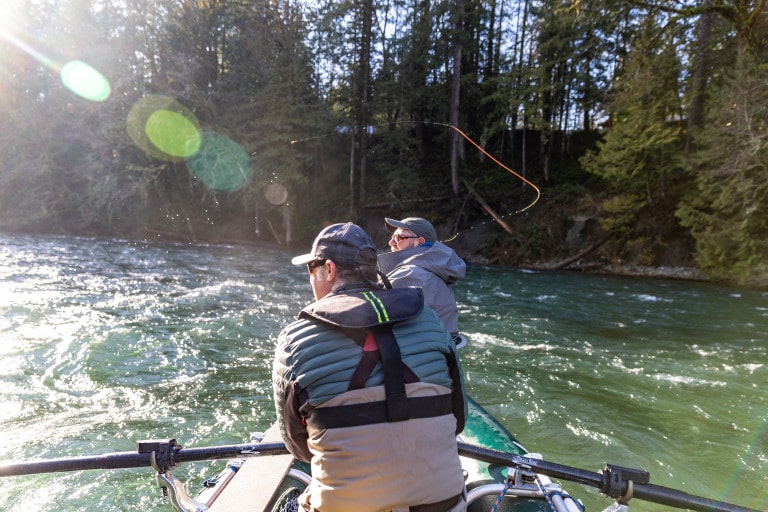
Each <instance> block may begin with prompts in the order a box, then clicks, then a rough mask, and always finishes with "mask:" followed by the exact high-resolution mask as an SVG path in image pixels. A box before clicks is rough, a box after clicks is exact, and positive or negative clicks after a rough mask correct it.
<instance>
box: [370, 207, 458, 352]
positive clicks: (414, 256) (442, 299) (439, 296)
mask: <svg viewBox="0 0 768 512" xmlns="http://www.w3.org/2000/svg"><path fill="white" fill-rule="evenodd" d="M384 225H385V226H386V228H387V230H388V231H389V232H390V233H392V236H391V238H390V240H389V246H390V247H391V248H392V252H386V253H382V254H380V255H379V258H378V260H379V269H380V270H381V271H382V272H384V273H385V274H386V275H387V278H388V279H389V281H390V282H391V283H392V286H393V287H394V288H405V287H416V288H421V289H422V290H423V292H424V302H425V303H426V304H427V305H428V306H429V307H431V308H432V309H434V310H435V311H436V312H437V314H438V316H439V317H440V320H442V322H443V324H445V327H446V329H447V330H448V332H449V333H450V334H451V337H452V338H453V339H454V341H455V342H456V343H457V346H459V347H461V346H463V344H465V343H466V341H465V340H464V338H463V337H461V336H459V312H458V309H457V307H456V297H455V296H454V294H453V289H452V288H451V285H452V284H453V283H455V282H456V281H457V280H459V279H461V278H462V277H464V274H465V273H466V269H467V265H466V264H465V263H464V260H462V259H461V258H460V257H459V255H458V254H456V252H455V251H454V250H453V249H451V248H450V247H448V246H447V245H445V244H443V243H441V242H438V241H437V233H436V232H435V228H434V226H432V223H431V222H429V221H428V220H426V219H422V218H421V217H407V218H405V219H403V220H395V219H390V218H385V219H384Z"/></svg>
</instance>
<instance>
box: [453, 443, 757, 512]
mask: <svg viewBox="0 0 768 512" xmlns="http://www.w3.org/2000/svg"><path fill="white" fill-rule="evenodd" d="M459 454H460V455H465V456H469V457H473V458H476V459H478V460H481V461H483V462H489V463H492V464H502V465H506V466H510V467H514V468H517V467H526V468H530V469H531V470H532V471H534V472H536V473H540V474H542V475H547V476H550V477H553V478H556V479H559V480H567V481H569V482H577V483H581V484H585V485H590V486H592V487H595V488H596V489H598V490H600V491H601V492H603V493H604V494H606V493H607V492H606V490H605V486H606V482H605V479H604V475H602V474H601V473H595V472H592V471H585V470H583V469H577V468H572V467H569V466H563V465H561V464H553V463H551V462H546V461H543V460H538V459H531V458H528V457H522V456H520V455H514V454H511V453H505V452H500V451H498V450H490V449H487V448H482V447H479V446H473V445H470V444H467V443H459ZM627 489H628V483H626V482H625V484H624V486H623V487H622V489H621V491H622V495H626V493H627ZM632 496H633V497H635V498H637V499H642V500H645V501H652V502H654V503H660V504H662V505H667V506H670V507H676V508H684V509H689V510H699V511H702V512H759V511H757V510H754V509H751V508H746V507H740V506H738V505H732V504H730V503H724V502H720V501H714V500H710V499H707V498H702V497H700V496H694V495H691V494H688V493H686V492H683V491H678V490H675V489H669V488H667V487H662V486H660V485H653V484H649V483H633V484H632ZM614 497H616V496H614Z"/></svg>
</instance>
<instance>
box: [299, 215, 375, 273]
mask: <svg viewBox="0 0 768 512" xmlns="http://www.w3.org/2000/svg"><path fill="white" fill-rule="evenodd" d="M366 249H368V250H371V251H373V254H374V255H375V254H376V244H374V243H373V240H371V237H370V236H368V233H366V232H365V231H364V230H363V228H361V227H360V226H358V225H357V224H353V223H351V222H347V223H345V224H332V225H330V226H328V227H327V228H325V229H323V230H322V231H321V232H320V233H319V234H318V235H317V237H316V238H315V242H314V243H313V244H312V252H310V253H308V254H302V255H301V256H296V257H295V258H293V259H292V260H291V263H293V264H294V265H305V264H307V263H310V262H312V261H322V260H333V262H334V263H336V264H337V265H341V266H344V267H357V266H358V265H360V264H361V263H365V262H366V261H367V260H370V258H368V259H366V258H361V257H360V253H361V252H362V251H364V250H366Z"/></svg>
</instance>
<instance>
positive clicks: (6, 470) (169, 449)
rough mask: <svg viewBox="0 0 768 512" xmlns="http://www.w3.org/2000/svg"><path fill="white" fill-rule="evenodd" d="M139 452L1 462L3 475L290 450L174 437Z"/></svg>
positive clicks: (167, 464)
mask: <svg viewBox="0 0 768 512" xmlns="http://www.w3.org/2000/svg"><path fill="white" fill-rule="evenodd" d="M137 445H138V452H116V453H107V454H104V455H95V456H90V457H71V458H62V459H49V460H34V461H29V462H16V463H9V464H0V477H3V476H19V475H34V474H39V473H59V472H65V471H80V470H85V469H121V468H139V467H149V466H152V467H155V468H156V469H158V471H163V472H164V471H167V470H169V469H173V468H174V467H175V466H176V465H177V464H179V463H181V462H195V461H201V460H215V459H230V458H236V457H252V456H256V455H277V454H284V453H288V450H287V449H286V447H285V445H284V444H283V443H253V444H235V445H224V446H213V447H204V448H182V447H181V446H179V445H177V444H176V442H175V441H174V440H170V441H140V442H139V443H137Z"/></svg>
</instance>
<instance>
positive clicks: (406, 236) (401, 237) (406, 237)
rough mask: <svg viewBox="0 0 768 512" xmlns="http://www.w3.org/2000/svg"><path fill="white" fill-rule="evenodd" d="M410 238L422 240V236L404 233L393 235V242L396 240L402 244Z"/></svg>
mask: <svg viewBox="0 0 768 512" xmlns="http://www.w3.org/2000/svg"><path fill="white" fill-rule="evenodd" d="M409 238H421V237H420V236H408V235H403V234H402V233H395V234H394V235H392V240H394V241H395V242H398V243H399V242H402V241H403V240H407V239H409Z"/></svg>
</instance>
